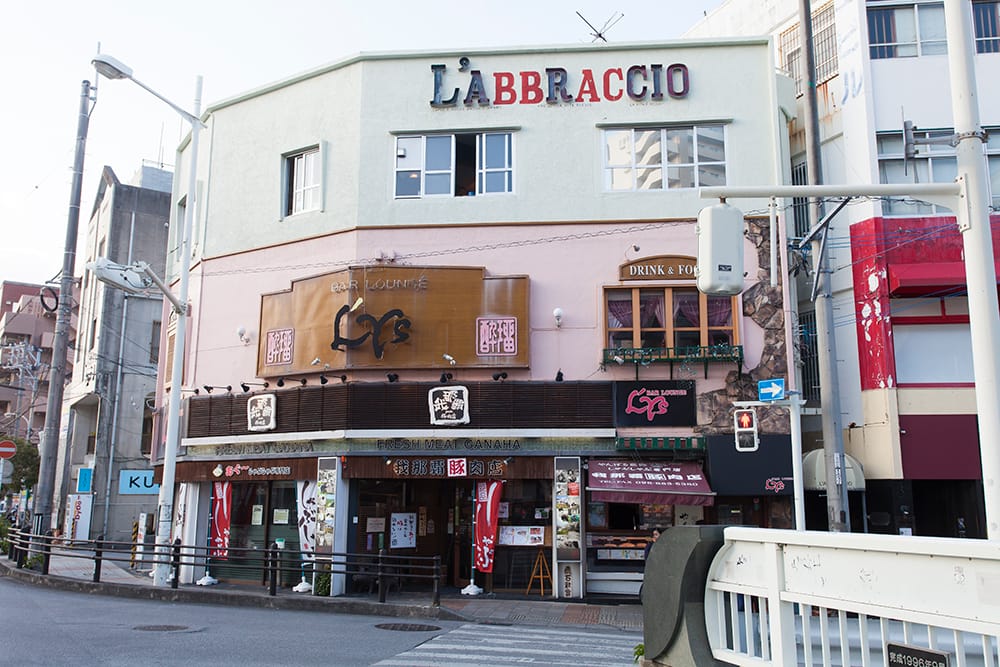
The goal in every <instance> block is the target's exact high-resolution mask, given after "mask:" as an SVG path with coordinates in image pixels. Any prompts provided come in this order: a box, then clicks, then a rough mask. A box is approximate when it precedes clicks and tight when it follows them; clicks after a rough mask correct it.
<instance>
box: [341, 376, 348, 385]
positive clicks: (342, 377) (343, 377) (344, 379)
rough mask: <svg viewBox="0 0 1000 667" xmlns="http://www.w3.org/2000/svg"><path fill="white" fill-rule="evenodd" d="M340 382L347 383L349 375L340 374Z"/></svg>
mask: <svg viewBox="0 0 1000 667" xmlns="http://www.w3.org/2000/svg"><path fill="white" fill-rule="evenodd" d="M340 384H347V376H346V375H341V376H340Z"/></svg>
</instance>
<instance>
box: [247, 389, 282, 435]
mask: <svg viewBox="0 0 1000 667" xmlns="http://www.w3.org/2000/svg"><path fill="white" fill-rule="evenodd" d="M277 400H278V399H277V396H276V395H275V394H254V395H253V396H251V397H250V398H248V399H247V430H248V431H273V430H274V427H275V425H276V422H275V419H274V415H275V407H276V403H277Z"/></svg>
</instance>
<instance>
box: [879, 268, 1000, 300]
mask: <svg viewBox="0 0 1000 667" xmlns="http://www.w3.org/2000/svg"><path fill="white" fill-rule="evenodd" d="M995 268H996V270H997V274H998V275H1000V263H998V264H997V265H995ZM963 285H965V263H964V262H921V263H918V264H890V265H889V293H890V294H892V295H894V296H919V295H921V294H927V293H929V292H932V291H938V290H941V289H946V288H949V287H961V286H963Z"/></svg>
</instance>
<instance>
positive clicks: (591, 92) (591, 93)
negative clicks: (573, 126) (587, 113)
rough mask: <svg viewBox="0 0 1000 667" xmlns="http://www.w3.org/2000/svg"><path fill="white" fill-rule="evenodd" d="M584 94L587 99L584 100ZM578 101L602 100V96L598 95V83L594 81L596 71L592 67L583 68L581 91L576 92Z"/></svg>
mask: <svg viewBox="0 0 1000 667" xmlns="http://www.w3.org/2000/svg"><path fill="white" fill-rule="evenodd" d="M584 96H587V99H586V100H584ZM576 101H577V102H584V101H586V102H600V101H601V98H600V97H599V96H598V95H597V84H596V83H595V82H594V71H593V70H590V69H585V70H583V81H581V82H580V91H579V92H578V93H577V94H576Z"/></svg>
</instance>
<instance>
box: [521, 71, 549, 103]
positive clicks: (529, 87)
mask: <svg viewBox="0 0 1000 667" xmlns="http://www.w3.org/2000/svg"><path fill="white" fill-rule="evenodd" d="M544 98H545V96H544V95H543V94H542V75H541V74H539V73H538V72H521V104H538V103H539V102H541V101H542V100H543V99H544Z"/></svg>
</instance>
